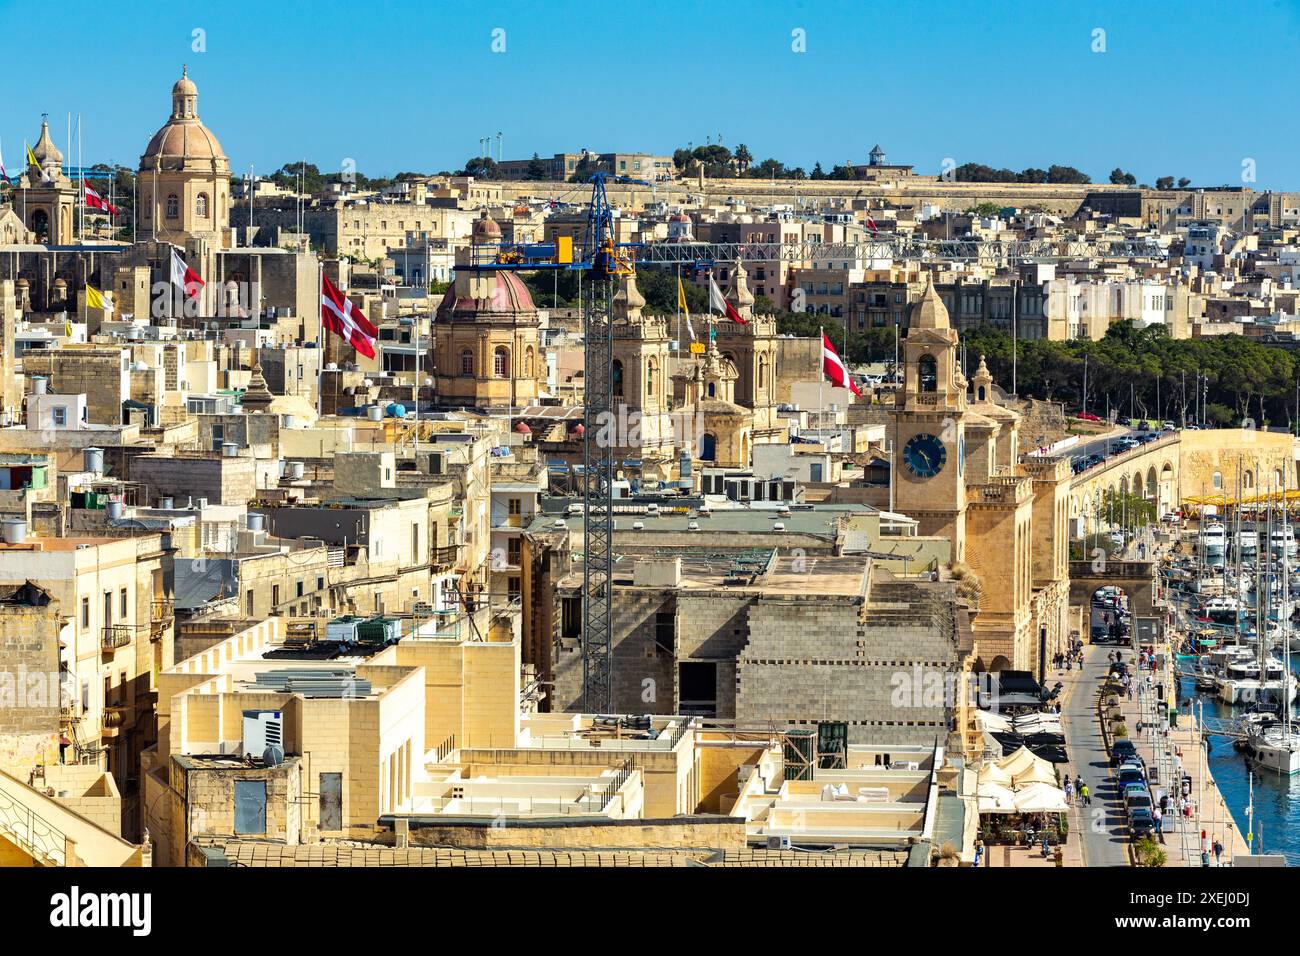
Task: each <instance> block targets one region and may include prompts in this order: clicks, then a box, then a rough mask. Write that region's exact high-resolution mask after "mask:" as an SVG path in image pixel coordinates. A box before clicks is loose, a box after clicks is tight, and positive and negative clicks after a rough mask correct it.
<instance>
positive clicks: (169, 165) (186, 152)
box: [140, 68, 229, 170]
mask: <svg viewBox="0 0 1300 956" xmlns="http://www.w3.org/2000/svg"><path fill="white" fill-rule="evenodd" d="M191 162H193V163H201V164H202V165H203V166H204V167H208V166H216V167H218V168H220V169H223V170H227V169H229V164H228V161H227V159H226V154H225V152H224V151H223V150H222V148H221V143H220V142H219V141H218V140H217V137H216V136H214V135H213V134H212V131H211V130H210V129H208V128H207V127H206V126H204V125H203V123H202V121H201V120H200V119H199V90H198V87H197V86H195V85H194V81H193V80H191V79H190V77H189V70H188V68H187V69H185V70H184V71H183V72H182V73H181V78H180V79H179V80H177V81H176V83H175V85H174V86H172V115H171V117H170V118H169V119H168V120H167V123H166V125H164V126H163V128H162V129H160V130H158V132H156V133H154V135H153V139H151V140H149V145H148V146H146V147H145V151H144V154H143V155H142V156H141V157H140V168H141V170H150V169H154V168H158V169H174V168H181V169H183V168H185V166H186V165H187V164H188V163H191Z"/></svg>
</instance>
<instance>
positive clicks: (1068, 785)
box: [1062, 774, 1092, 807]
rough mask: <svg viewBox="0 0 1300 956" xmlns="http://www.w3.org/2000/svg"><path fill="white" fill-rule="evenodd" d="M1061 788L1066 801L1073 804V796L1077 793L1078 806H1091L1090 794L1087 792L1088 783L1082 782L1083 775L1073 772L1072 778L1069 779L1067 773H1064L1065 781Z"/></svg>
mask: <svg viewBox="0 0 1300 956" xmlns="http://www.w3.org/2000/svg"><path fill="white" fill-rule="evenodd" d="M1062 789H1063V790H1065V802H1066V803H1068V804H1071V805H1073V804H1074V798H1075V796H1076V795H1077V796H1078V798H1079V806H1081V807H1090V806H1092V794H1090V793H1089V792H1088V785H1087V784H1086V783H1084V782H1083V777H1082V776H1080V775H1079V774H1075V776H1074V779H1073V780H1071V779H1070V775H1069V774H1066V775H1065V783H1064V784H1062Z"/></svg>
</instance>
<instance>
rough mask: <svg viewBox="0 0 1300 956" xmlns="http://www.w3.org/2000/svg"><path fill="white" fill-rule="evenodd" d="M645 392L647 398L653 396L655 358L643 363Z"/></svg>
mask: <svg viewBox="0 0 1300 956" xmlns="http://www.w3.org/2000/svg"><path fill="white" fill-rule="evenodd" d="M645 393H646V397H647V398H654V397H655V360H654V359H650V360H649V361H648V362H646V363H645Z"/></svg>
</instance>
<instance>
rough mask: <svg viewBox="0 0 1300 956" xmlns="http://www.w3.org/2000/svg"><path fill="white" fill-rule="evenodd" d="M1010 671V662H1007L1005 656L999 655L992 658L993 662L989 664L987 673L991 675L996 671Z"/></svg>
mask: <svg viewBox="0 0 1300 956" xmlns="http://www.w3.org/2000/svg"><path fill="white" fill-rule="evenodd" d="M1010 669H1011V661H1009V660H1008V659H1007V657H1006V655H1004V654H999V655H998V656H997V657H995V658H993V662H992V663H991V664H989V671H990V672H992V673H996V672H998V671H1006V670H1010Z"/></svg>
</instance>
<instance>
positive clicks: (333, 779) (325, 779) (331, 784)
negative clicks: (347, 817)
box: [320, 773, 343, 830]
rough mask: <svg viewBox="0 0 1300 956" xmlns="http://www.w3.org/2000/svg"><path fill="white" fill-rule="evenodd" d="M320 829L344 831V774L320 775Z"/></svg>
mask: <svg viewBox="0 0 1300 956" xmlns="http://www.w3.org/2000/svg"><path fill="white" fill-rule="evenodd" d="M320 829H322V830H342V829H343V774H341V773H322V774H321V775H320Z"/></svg>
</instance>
